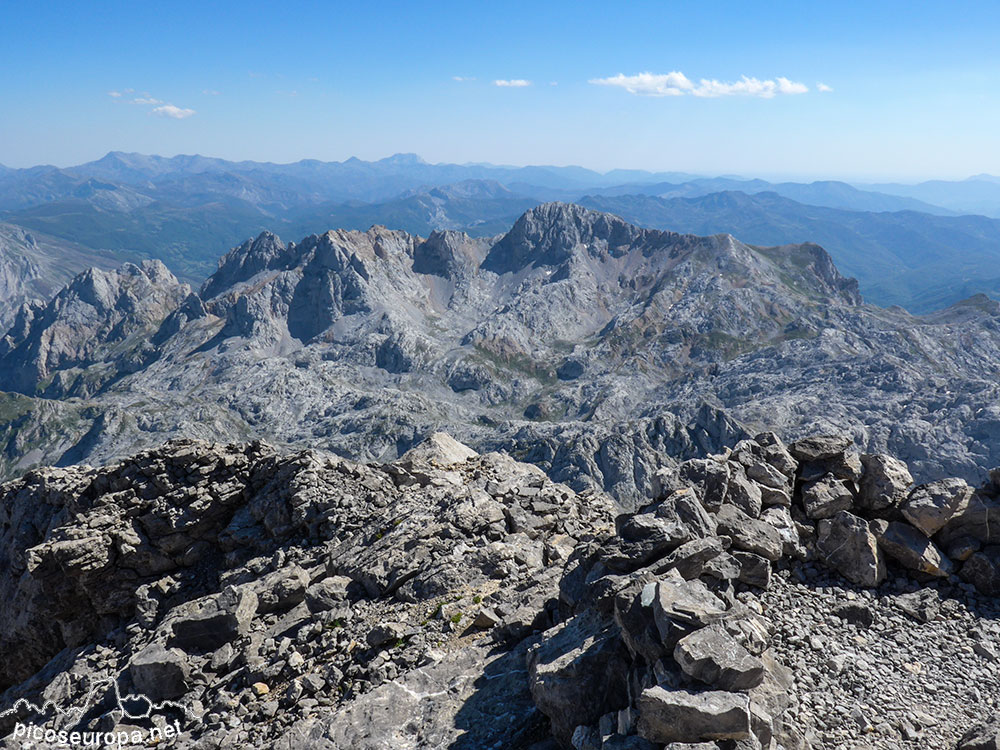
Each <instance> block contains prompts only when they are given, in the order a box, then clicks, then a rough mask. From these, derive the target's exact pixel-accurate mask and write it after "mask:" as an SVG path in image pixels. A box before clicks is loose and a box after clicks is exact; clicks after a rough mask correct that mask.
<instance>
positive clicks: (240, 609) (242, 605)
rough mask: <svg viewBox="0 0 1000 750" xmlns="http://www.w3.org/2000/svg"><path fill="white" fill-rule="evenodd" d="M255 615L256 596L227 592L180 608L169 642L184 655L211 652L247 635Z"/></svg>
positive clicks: (249, 592)
mask: <svg viewBox="0 0 1000 750" xmlns="http://www.w3.org/2000/svg"><path fill="white" fill-rule="evenodd" d="M256 612H257V595H256V594H255V593H254V592H253V591H252V590H250V589H247V588H240V589H234V588H230V589H227V590H226V591H224V592H222V593H221V594H219V595H217V596H214V597H209V598H208V599H204V600H201V601H196V602H192V603H191V604H190V605H188V606H186V607H183V608H180V614H179V616H178V618H177V619H176V620H174V621H173V622H172V623H171V627H172V629H173V638H172V640H171V642H172V643H173V644H174V645H175V646H178V647H180V648H182V649H184V650H185V651H189V652H190V651H202V652H207V651H214V650H215V649H217V648H219V647H220V646H222V645H223V644H225V643H229V642H230V641H232V640H233V639H234V638H238V637H239V636H241V635H244V634H246V632H247V631H248V630H249V628H250V623H251V622H252V620H253V617H254V615H255V614H256Z"/></svg>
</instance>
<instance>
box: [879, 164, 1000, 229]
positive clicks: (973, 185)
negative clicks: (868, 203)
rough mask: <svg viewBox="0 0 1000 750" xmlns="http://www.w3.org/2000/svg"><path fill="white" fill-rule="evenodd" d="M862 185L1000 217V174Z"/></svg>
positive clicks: (939, 204) (946, 206)
mask: <svg viewBox="0 0 1000 750" xmlns="http://www.w3.org/2000/svg"><path fill="white" fill-rule="evenodd" d="M859 187H862V188H864V189H866V190H878V191H881V192H883V193H891V194H892V195H902V196H907V197H910V198H917V199H919V200H922V201H927V202H929V203H934V204H936V205H938V206H943V207H945V208H949V209H951V210H953V211H959V212H961V213H976V214H985V215H986V216H993V217H996V218H1000V177H994V176H993V175H988V174H979V175H975V176H974V177H969V178H968V179H965V180H955V181H949V180H929V181H927V182H921V183H919V184H916V185H903V184H899V183H894V182H893V183H882V184H876V185H859Z"/></svg>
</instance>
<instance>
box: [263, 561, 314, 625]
mask: <svg viewBox="0 0 1000 750" xmlns="http://www.w3.org/2000/svg"><path fill="white" fill-rule="evenodd" d="M308 587H309V574H308V573H306V572H305V571H304V570H303V569H302V568H300V567H299V566H298V565H289V566H288V567H285V568H281V569H280V570H276V571H274V572H273V573H269V574H268V575H266V576H264V577H263V578H261V579H259V580H257V581H256V582H254V583H253V584H252V586H251V588H252V590H253V592H254V593H255V594H256V595H257V611H258V612H260V613H262V614H266V613H268V612H279V611H281V610H285V609H289V608H291V607H294V606H295V605H296V604H298V603H299V602H301V601H303V600H304V599H305V597H306V589H307V588H308Z"/></svg>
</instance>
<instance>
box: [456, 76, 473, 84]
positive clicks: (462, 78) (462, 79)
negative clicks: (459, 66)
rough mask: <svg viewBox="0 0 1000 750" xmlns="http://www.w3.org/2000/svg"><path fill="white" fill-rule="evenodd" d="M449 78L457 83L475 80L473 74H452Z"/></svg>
mask: <svg viewBox="0 0 1000 750" xmlns="http://www.w3.org/2000/svg"><path fill="white" fill-rule="evenodd" d="M451 80H453V81H458V82H459V83H466V82H468V81H474V80H476V78H475V76H452V77H451Z"/></svg>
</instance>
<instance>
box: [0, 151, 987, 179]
mask: <svg viewBox="0 0 1000 750" xmlns="http://www.w3.org/2000/svg"><path fill="white" fill-rule="evenodd" d="M115 153H126V154H136V153H138V152H126V151H123V150H122V149H112V150H110V151H107V152H104V153H101V154H98V155H96V156H94V157H93V158H91V159H85V160H83V161H80V162H74V163H72V164H69V163H65V164H53V163H51V162H48V163H38V164H26V165H23V166H17V165H14V164H9V163H5V162H0V166H5V167H8V168H11V169H26V168H28V169H30V168H32V167H44V166H48V167H56V168H58V169H72V168H73V167H78V166H81V165H83V164H87V163H91V162H95V161H100V160H101V159H102V158H104V157H106V156H109V155H111V154H115ZM402 153H403V152H394V153H388V154H383V155H375V156H374V157H373V158H371V159H362V158H361V157H359V156H357V155H355V154H350V155H348V156H345V157H344V158H340V159H337V158H334V159H317V158H315V157H312V156H304V157H302V158H300V159H292V160H288V161H279V160H276V159H258V158H252V157H245V158H228V157H224V156H219V155H217V154H182V153H178V154H169V155H167V154H154V153H149V154H139V155H140V156H150V157H162V158H164V159H174V158H180V157H203V158H208V159H220V160H222V161H228V162H233V163H240V162H251V163H258V164H278V165H291V164H297V163H300V162H304V161H305V162H308V161H319V162H323V163H343V162H346V161H350V160H351V159H360V160H362V161H366V162H377V161H382V160H387V159H391V158H392V157H394V156H399V155H401V154H402ZM406 155H411V154H406ZM412 155H413V156H417V157H418V158H420V159H421V161H423V162H425V163H427V164H429V165H432V166H446V165H457V166H484V167H495V168H500V169H504V168H509V169H522V168H525V167H542V168H545V167H550V168H557V169H560V168H580V169H587V170H590V171H593V172H597V173H599V174H602V175H603V174H608V173H609V172H614V171H619V170H621V171H635V172H648V173H650V174H651V175H655V174H662V173H669V172H676V173H684V174H688V175H691V177H694V178H706V179H712V178H727V179H733V180H746V181H751V180H766V181H770V182H782V181H785V182H802V183H811V182H825V181H832V182H847V183H849V184H855V185H858V186H862V187H863V186H864V185H867V184H871V185H877V184H879V183H882V182H898V183H899V184H918V183H920V182H926V181H932V180H945V181H954V180H958V181H961V180H971V179H976V178H989V179H991V180H996V179H1000V178H998V177H997V176H995V175H990V174H987V173H983V172H980V173H978V174H969V175H954V176H946V177H942V176H939V175H924V176H921V177H916V176H913V175H882V176H879V175H875V176H871V175H858V176H856V175H849V174H834V175H831V174H802V173H780V172H754V173H747V174H735V173H732V172H719V173H716V172H711V171H709V170H698V169H679V168H672V167H670V166H669V165H667V166H661V167H650V166H633V165H626V166H621V165H619V166H614V167H610V168H599V167H594V166H590V165H587V164H552V163H545V164H541V163H539V164H511V163H502V164H497V163H493V162H488V161H483V160H477V161H464V162H459V161H455V160H449V159H442V160H440V161H432V160H430V159H424V158H423V156H421V155H420V154H412ZM678 181H681V180H680V179H678Z"/></svg>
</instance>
